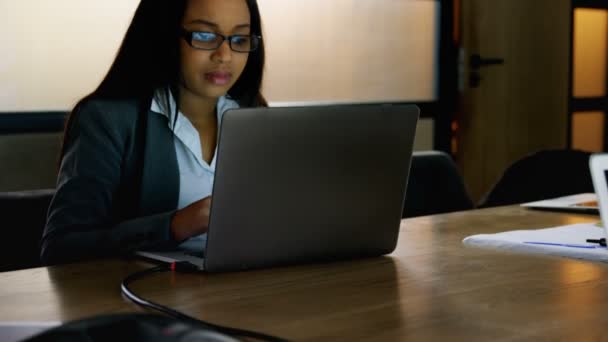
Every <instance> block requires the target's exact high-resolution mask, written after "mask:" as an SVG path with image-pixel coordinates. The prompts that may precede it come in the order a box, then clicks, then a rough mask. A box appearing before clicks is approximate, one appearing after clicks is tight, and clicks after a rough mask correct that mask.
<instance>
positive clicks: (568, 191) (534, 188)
mask: <svg viewBox="0 0 608 342" xmlns="http://www.w3.org/2000/svg"><path fill="white" fill-rule="evenodd" d="M590 156H591V153H590V152H584V151H579V150H566V149H555V150H543V151H539V152H535V153H532V154H530V155H527V156H525V157H523V158H521V159H519V160H517V161H515V162H514V163H513V164H511V165H510V166H509V167H508V168H507V169H506V170H505V172H504V173H503V174H502V176H501V177H500V178H499V180H498V182H496V184H494V186H493V187H492V188H491V189H490V191H488V193H487V194H486V195H485V196H483V197H482V199H481V201H480V202H479V207H480V208H486V207H495V206H500V205H509V204H517V203H525V202H532V201H538V200H543V199H548V198H553V197H560V196H566V195H572V194H577V193H583V192H593V183H592V181H591V173H590V171H589V157H590Z"/></svg>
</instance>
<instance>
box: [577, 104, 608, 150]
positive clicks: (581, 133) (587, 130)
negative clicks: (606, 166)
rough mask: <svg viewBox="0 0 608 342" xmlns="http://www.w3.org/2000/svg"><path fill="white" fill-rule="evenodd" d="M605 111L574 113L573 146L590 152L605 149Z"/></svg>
mask: <svg viewBox="0 0 608 342" xmlns="http://www.w3.org/2000/svg"><path fill="white" fill-rule="evenodd" d="M604 125H605V116H604V112H579V113H574V114H573V115H572V148H574V149H579V150H583V151H589V152H601V151H603V149H604Z"/></svg>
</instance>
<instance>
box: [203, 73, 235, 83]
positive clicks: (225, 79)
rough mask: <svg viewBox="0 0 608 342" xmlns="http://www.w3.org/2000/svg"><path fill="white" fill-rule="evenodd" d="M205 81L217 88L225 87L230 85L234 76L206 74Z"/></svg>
mask: <svg viewBox="0 0 608 342" xmlns="http://www.w3.org/2000/svg"><path fill="white" fill-rule="evenodd" d="M205 79H206V80H207V81H209V82H211V83H212V84H214V85H217V86H224V85H227V84H228V83H230V80H231V79H232V74H231V73H229V72H208V73H206V74H205Z"/></svg>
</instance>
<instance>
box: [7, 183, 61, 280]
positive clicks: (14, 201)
mask: <svg viewBox="0 0 608 342" xmlns="http://www.w3.org/2000/svg"><path fill="white" fill-rule="evenodd" d="M54 193H55V190H54V189H43V190H30V191H17V192H0V218H1V219H0V227H1V229H2V230H1V231H2V232H3V234H2V238H1V239H0V272H4V271H11V270H17V269H23V268H31V267H38V266H41V262H40V238H41V237H42V232H43V230H44V225H45V223H46V215H47V211H48V207H49V203H50V202H51V198H52V197H53V194H54Z"/></svg>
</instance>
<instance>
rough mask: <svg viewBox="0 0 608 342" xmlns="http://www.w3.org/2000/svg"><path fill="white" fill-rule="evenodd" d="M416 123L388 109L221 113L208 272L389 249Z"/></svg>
mask: <svg viewBox="0 0 608 342" xmlns="http://www.w3.org/2000/svg"><path fill="white" fill-rule="evenodd" d="M418 117H419V110H418V108H417V107H416V106H414V105H390V104H356V105H332V106H316V107H286V108H250V109H235V110H230V111H227V112H226V113H225V114H224V115H223V120H222V124H221V131H220V136H219V143H218V147H217V148H218V153H217V158H218V159H217V164H216V165H217V168H216V176H215V180H214V188H213V200H212V204H211V206H212V207H211V217H210V226H209V232H208V235H207V241H206V251H205V261H204V268H205V270H206V271H210V272H214V271H233V270H243V269H251V268H261V267H270V266H276V265H285V264H294V263H302V262H311V261H322V260H337V259H345V258H354V257H363V256H376V255H383V254H387V253H390V252H392V251H393V250H394V248H395V246H396V243H397V237H398V233H399V224H400V220H401V214H402V209H403V208H402V207H403V203H404V198H405V191H406V187H407V180H408V175H409V169H410V162H411V156H412V148H413V143H414V136H415V131H416V124H417V121H418Z"/></svg>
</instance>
